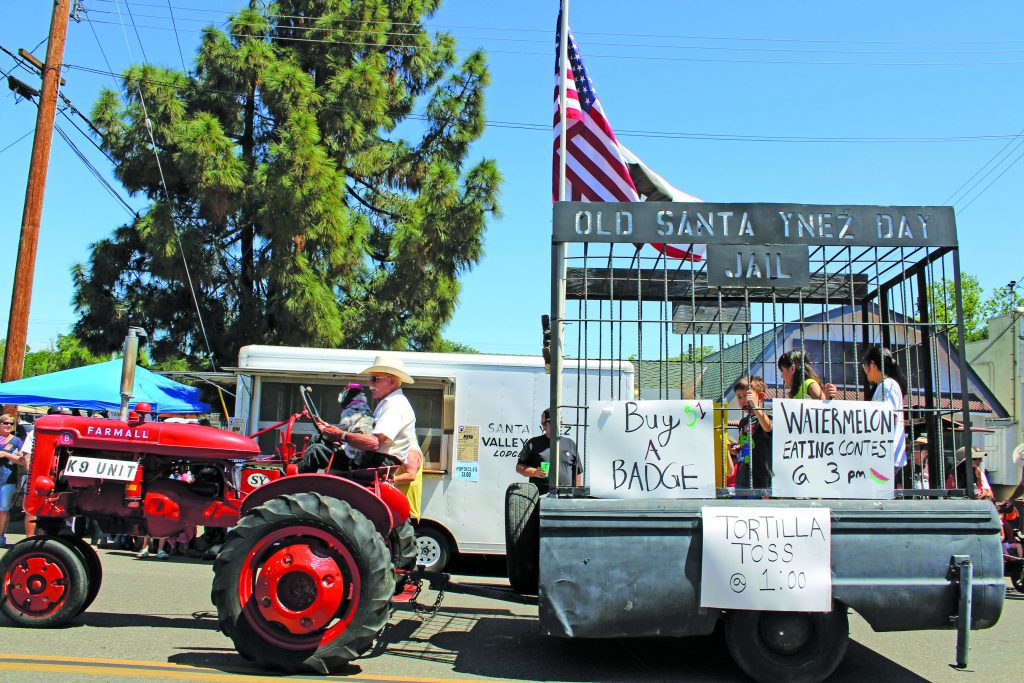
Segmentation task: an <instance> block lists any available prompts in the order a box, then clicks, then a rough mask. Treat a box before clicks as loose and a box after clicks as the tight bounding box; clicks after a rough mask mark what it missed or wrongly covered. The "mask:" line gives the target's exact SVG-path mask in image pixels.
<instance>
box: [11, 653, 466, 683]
mask: <svg viewBox="0 0 1024 683" xmlns="http://www.w3.org/2000/svg"><path fill="white" fill-rule="evenodd" d="M25 659H30V660H35V661H36V662H39V661H44V662H50V663H45V664H44V663H33V662H24V661H20V660H25ZM0 671H33V672H41V673H66V674H91V675H97V676H108V677H109V676H125V677H135V678H161V679H177V680H190V681H211V682H213V683H219V682H221V681H239V680H245V681H247V683H271V682H273V683H279V682H280V681H281V680H282V678H281V677H280V676H254V675H253V673H252V671H253V670H251V669H250V670H244V671H239V672H238V673H225V672H219V671H213V670H209V669H201V668H197V667H195V666H190V665H187V664H174V663H171V662H153V661H146V660H141V659H104V658H100V657H58V656H54V655H37V654H23V655H17V654H0ZM345 679H346V680H348V681H383V682H386V683H479V681H480V680H482V679H465V678H424V677H422V676H384V675H380V674H361V675H360V674H356V675H351V676H345ZM284 680H287V681H289V683H291V682H297V683H313V681H322V680H323V679H313V678H293V677H290V676H289V677H288V678H286V679H284Z"/></svg>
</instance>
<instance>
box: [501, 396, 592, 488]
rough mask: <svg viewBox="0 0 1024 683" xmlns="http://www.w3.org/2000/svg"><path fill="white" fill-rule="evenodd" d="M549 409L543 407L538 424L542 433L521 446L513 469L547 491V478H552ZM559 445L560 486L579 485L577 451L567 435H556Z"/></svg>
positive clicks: (581, 480) (580, 479) (580, 483)
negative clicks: (521, 448) (517, 460)
mask: <svg viewBox="0 0 1024 683" xmlns="http://www.w3.org/2000/svg"><path fill="white" fill-rule="evenodd" d="M550 417H551V412H550V411H549V410H545V411H544V412H543V413H541V414H540V426H541V427H542V428H543V429H544V436H535V437H533V438H532V439H530V440H529V441H527V442H526V444H525V445H524V446H523V450H522V452H520V453H519V462H518V463H516V472H518V473H519V474H521V475H523V476H524V477H529V479H530V481H532V482H533V483H534V484H536V485H537V489H538V490H539V491H540V492H541V493H547V492H548V488H549V484H548V481H549V479H550V480H553V479H554V476H553V475H552V474H550V464H551V422H550ZM558 447H559V450H560V461H561V469H560V471H559V477H558V485H559V486H582V485H583V475H582V474H581V472H580V462H579V457H578V456H577V454H576V444H575V443H573V440H572V439H570V438H569V437H567V436H562V437H559V439H558Z"/></svg>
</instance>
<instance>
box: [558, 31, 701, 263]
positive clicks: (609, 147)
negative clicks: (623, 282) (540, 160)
mask: <svg viewBox="0 0 1024 683" xmlns="http://www.w3.org/2000/svg"><path fill="white" fill-rule="evenodd" d="M561 35H562V15H561V13H559V15H558V28H557V29H556V32H555V36H556V39H555V123H554V133H555V145H554V154H553V155H552V158H553V160H554V169H553V173H552V181H551V184H552V201H556V202H557V201H558V181H559V155H560V152H561V150H560V145H559V142H560V139H561V135H562V117H561V113H562V112H561V108H560V106H559V104H560V102H559V100H560V98H559V85H560V84H559V75H560V70H559V68H558V65H559V61H560V49H559V47H560V45H561ZM568 42H569V45H568V52H569V64H568V67H567V68H566V71H565V81H566V88H565V90H566V93H565V94H566V99H565V108H566V121H567V123H566V127H565V157H566V162H565V199H566V201H570V202H639V201H641V199H640V194H639V193H638V192H637V189H636V185H635V184H634V183H633V179H632V177H631V176H630V171H629V168H628V166H627V161H628V162H629V163H632V164H633V166H634V167H636V168H638V171H639V172H641V173H645V174H648V175H649V174H650V173H651V172H650V170H649V169H647V168H646V167H645V166H644V165H643V163H642V162H640V160H639V159H637V158H636V157H635V155H633V154H632V153H631V152H629V153H626V154H625V155H624V154H623V149H622V147H621V146H620V145H619V143H618V141H617V140H616V139H615V133H614V132H613V131H612V127H611V124H609V123H608V118H607V117H606V116H605V114H604V108H603V107H602V106H601V101H600V100H599V99H598V98H597V92H596V91H595V90H594V84H593V82H592V81H591V80H590V76H589V75H588V74H587V69H586V67H585V66H583V57H582V56H581V55H580V50H579V47H578V46H577V45H576V38H575V37H573V35H572V31H569V41H568ZM658 180H659V181H661V182H664V181H663V179H661V178H660V176H658ZM665 186H666V187H671V186H669V185H668V184H667V183H665ZM671 189H673V190H675V188H671ZM676 192H678V193H679V194H681V195H684V196H683V197H681V198H679V199H677V201H700V200H698V199H697V198H696V197H692V196H690V195H686V194H685V193H683V192H680V191H678V190H676ZM651 246H653V247H654V248H655V249H657V250H658V251H660V252H661V253H663V254H665V255H666V256H671V257H672V258H678V259H683V260H687V261H701V260H702V259H703V255H702V253H703V249H702V248H696V249H694V250H693V252H690V251H687V250H686V249H683V248H681V247H678V246H673V245H671V244H652V245H651Z"/></svg>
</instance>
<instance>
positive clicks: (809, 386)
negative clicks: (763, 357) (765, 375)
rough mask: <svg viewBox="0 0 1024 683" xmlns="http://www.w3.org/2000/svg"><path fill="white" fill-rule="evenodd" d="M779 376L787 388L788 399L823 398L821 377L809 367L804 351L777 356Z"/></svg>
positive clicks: (794, 351)
mask: <svg viewBox="0 0 1024 683" xmlns="http://www.w3.org/2000/svg"><path fill="white" fill-rule="evenodd" d="M778 366H779V374H781V375H782V381H783V382H785V383H786V384H787V385H788V386H789V397H790V398H798V399H808V398H811V399H815V400H821V399H823V398H825V392H824V390H823V389H822V385H823V383H822V381H821V377H819V376H818V373H817V372H815V371H814V366H813V365H811V357H810V356H809V355H807V353H806V352H805V351H800V350H798V349H793V350H791V351H786V352H785V353H783V354H782V355H781V356H779V363H778Z"/></svg>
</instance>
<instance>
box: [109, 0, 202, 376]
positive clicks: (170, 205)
mask: <svg viewBox="0 0 1024 683" xmlns="http://www.w3.org/2000/svg"><path fill="white" fill-rule="evenodd" d="M125 2H127V0H125ZM118 13H119V14H120V5H118ZM128 15H129V17H130V18H131V21H132V26H133V27H134V26H135V18H134V17H131V10H130V9H129V11H128ZM121 32H122V33H123V34H124V39H125V45H126V46H127V47H128V58H129V59H131V61H135V58H134V57H133V56H132V46H131V42H130V41H129V40H128V32H127V30H126V29H125V27H124V19H123V18H122V19H121ZM135 35H136V37H138V35H139V29H138V28H137V27H136V28H135ZM141 42H142V41H141V39H140V41H139V44H140V45H141ZM142 58H143V60H144V61H146V62H148V61H149V60H147V59H146V53H145V51H144V50H143V52H142ZM138 93H139V102H140V103H141V104H142V113H143V115H144V116H145V117H146V130H147V131H148V133H149V143H150V146H151V147H152V149H153V158H154V159H156V168H157V171H159V172H160V184H161V186H163V189H164V199H165V200H166V202H167V206H168V208H169V209H170V212H169V214H170V219H171V227H172V228H173V230H174V240H175V242H177V244H178V251H179V252H180V253H181V262H182V264H184V266H185V279H186V281H187V282H188V289H189V292H191V294H192V303H193V304H195V307H196V318H197V319H198V321H199V330H200V331H201V332H202V334H203V342H204V343H205V344H206V353H207V354H208V355H209V356H210V367H212V368H213V370H214V372H216V371H217V362H216V359H215V358H214V356H213V347H211V346H210V339H209V337H208V336H207V335H206V325H205V324H204V323H203V313H202V311H201V310H200V308H199V298H198V297H197V296H196V288H195V284H194V283H193V282H192V271H191V270H190V269H189V267H188V257H187V256H186V254H185V247H184V246H183V245H182V243H181V234H180V233H179V232H178V224H177V223H176V222H175V220H174V211H173V206H174V203H173V200H172V199H171V193H170V191H168V189H167V179H166V178H165V177H164V168H163V165H162V164H161V163H160V153H159V152H158V151H157V145H156V138H155V136H154V135H153V124H152V122H151V121H150V119H149V111H148V110H147V108H146V97H145V95H144V94H143V92H142V86H141V85H139V86H138Z"/></svg>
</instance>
